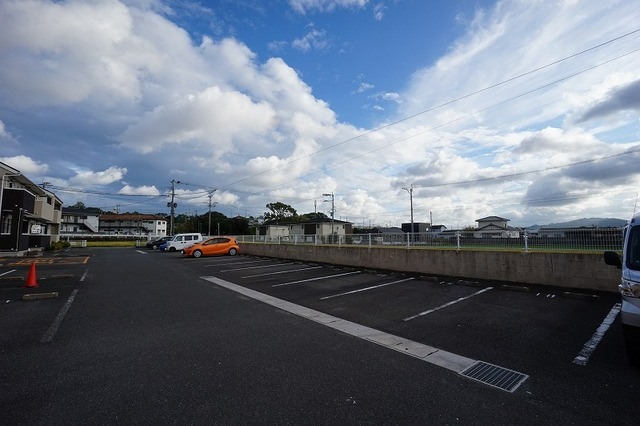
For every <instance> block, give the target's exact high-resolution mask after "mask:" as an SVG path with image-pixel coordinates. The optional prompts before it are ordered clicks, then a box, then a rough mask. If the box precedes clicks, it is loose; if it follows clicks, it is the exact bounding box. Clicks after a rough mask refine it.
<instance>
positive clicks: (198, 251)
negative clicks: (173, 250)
mask: <svg viewBox="0 0 640 426" xmlns="http://www.w3.org/2000/svg"><path fill="white" fill-rule="evenodd" d="M239 251H240V247H239V246H238V243H237V242H236V239H235V238H231V237H212V238H208V239H206V240H204V241H202V242H199V243H197V244H194V245H191V246H189V247H185V248H183V249H182V255H183V256H190V257H196V258H198V257H202V256H216V255H220V254H228V255H230V256H235V255H236V254H238V252H239Z"/></svg>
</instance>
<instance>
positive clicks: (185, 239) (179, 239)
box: [165, 233, 204, 251]
mask: <svg viewBox="0 0 640 426" xmlns="http://www.w3.org/2000/svg"><path fill="white" fill-rule="evenodd" d="M202 240H204V238H203V237H202V234H199V233H191V234H176V235H175V236H174V237H173V238H172V239H170V240H169V241H167V248H166V249H165V251H180V250H182V249H183V248H185V247H187V246H190V245H191V244H195V243H199V242H201V241H202Z"/></svg>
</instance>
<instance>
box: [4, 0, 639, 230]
mask: <svg viewBox="0 0 640 426" xmlns="http://www.w3.org/2000/svg"><path fill="white" fill-rule="evenodd" d="M638 16H640V4H639V3H638V2H635V1H632V0H614V1H609V2H592V1H587V0H539V1H525V0H512V1H481V0H476V1H471V0H467V1H444V0H443V1H418V0H395V1H384V0H380V1H368V0H280V1H270V2H265V1H231V0H229V1H212V2H208V1H207V2H205V1H200V2H192V1H187V0H179V1H169V0H167V1H160V0H129V1H98V0H97V1H92V2H81V1H56V2H51V1H39V0H26V1H12V0H8V1H3V2H1V3H0V26H1V27H2V28H3V34H2V35H1V36H0V55H1V57H2V62H3V67H2V68H1V69H0V161H1V162H3V163H5V164H8V165H10V166H12V167H14V168H17V169H19V170H20V171H21V172H22V173H24V174H25V175H26V176H27V177H29V178H30V179H31V180H33V181H34V182H36V183H42V182H49V187H50V188H51V189H52V190H54V191H55V192H56V193H57V194H58V196H59V197H60V198H61V199H62V200H63V201H64V202H65V205H73V204H75V203H76V202H77V201H81V202H83V203H84V204H85V205H87V206H94V207H100V208H103V209H105V210H111V209H118V210H119V211H139V212H144V213H159V212H165V213H166V212H168V209H167V208H166V202H167V196H168V194H169V191H170V188H171V181H172V180H173V181H180V184H176V186H175V188H176V195H177V202H178V210H177V211H178V213H188V214H194V213H199V214H202V213H204V212H205V211H206V210H207V208H208V207H207V205H208V201H209V198H208V195H209V193H211V191H212V190H213V189H215V190H216V191H215V192H213V201H214V202H216V203H217V205H216V210H218V211H220V212H222V213H224V214H226V215H229V216H232V215H237V214H240V215H246V216H254V217H258V216H260V215H261V214H262V213H264V212H265V211H267V209H266V207H265V206H266V204H267V203H271V202H276V201H281V202H284V203H287V204H290V205H292V206H293V207H294V208H296V210H297V211H298V212H299V213H308V212H312V211H314V209H317V210H318V211H323V212H325V213H328V211H329V208H330V206H329V204H328V203H326V202H325V201H326V197H325V196H323V195H322V194H326V193H334V194H335V202H336V218H340V219H343V220H350V221H353V222H354V223H356V224H359V225H360V224H367V225H368V224H373V225H383V226H397V225H399V224H400V223H403V222H408V221H409V218H410V208H409V205H410V203H409V201H410V200H409V194H408V191H406V190H404V189H403V188H408V187H413V204H414V217H415V220H416V221H425V222H426V221H429V219H430V217H432V218H433V221H434V222H435V223H437V224H445V225H446V226H448V227H450V228H456V227H464V226H469V225H474V224H475V220H476V219H478V218H481V217H485V216H489V215H498V216H502V217H505V218H508V219H510V220H511V222H510V224H511V225H515V226H528V225H533V224H545V223H552V222H559V221H565V220H572V219H577V218H583V217H616V218H627V217H629V216H630V215H631V213H632V212H633V210H634V207H635V206H636V200H637V194H638V192H639V188H640V168H639V167H637V164H638V160H640V140H639V136H638V135H639V120H638V110H639V109H640V52H639V51H638V49H639V47H638V46H640V24H638V23H637V21H638V19H637V17H638Z"/></svg>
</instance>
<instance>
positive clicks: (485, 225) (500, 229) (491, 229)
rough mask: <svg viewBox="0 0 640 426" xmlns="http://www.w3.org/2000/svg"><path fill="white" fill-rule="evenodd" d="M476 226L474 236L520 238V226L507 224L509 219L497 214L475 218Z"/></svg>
mask: <svg viewBox="0 0 640 426" xmlns="http://www.w3.org/2000/svg"><path fill="white" fill-rule="evenodd" d="M476 222H478V227H477V228H476V230H475V231H474V232H473V236H474V238H520V232H521V229H520V228H514V227H511V226H509V225H507V222H509V219H505V218H503V217H499V216H488V217H484V218H482V219H476Z"/></svg>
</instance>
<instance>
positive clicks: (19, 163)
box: [0, 155, 49, 177]
mask: <svg viewBox="0 0 640 426" xmlns="http://www.w3.org/2000/svg"><path fill="white" fill-rule="evenodd" d="M0 162H2V163H4V164H6V165H8V166H11V167H13V168H14V169H17V170H19V171H20V173H22V174H23V175H25V176H34V175H35V176H37V177H42V176H43V175H44V174H45V173H47V172H48V171H49V166H48V165H46V164H42V163H40V162H38V161H36V160H34V159H32V158H31V157H27V156H25V155H17V156H15V157H0Z"/></svg>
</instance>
